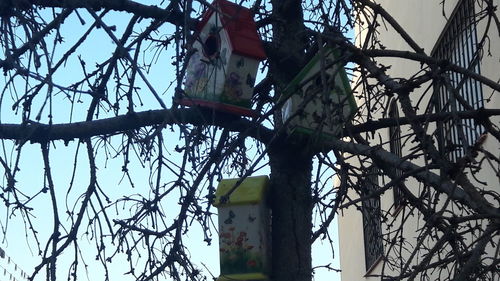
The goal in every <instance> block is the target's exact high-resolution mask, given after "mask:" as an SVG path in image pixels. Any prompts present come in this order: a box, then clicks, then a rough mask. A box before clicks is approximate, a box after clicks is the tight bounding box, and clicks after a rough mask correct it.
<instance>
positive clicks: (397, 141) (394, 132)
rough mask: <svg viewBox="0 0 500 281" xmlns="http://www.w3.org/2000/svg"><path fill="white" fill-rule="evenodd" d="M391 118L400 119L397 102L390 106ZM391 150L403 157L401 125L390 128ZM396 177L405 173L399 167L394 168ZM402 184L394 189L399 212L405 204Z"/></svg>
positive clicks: (394, 101)
mask: <svg viewBox="0 0 500 281" xmlns="http://www.w3.org/2000/svg"><path fill="white" fill-rule="evenodd" d="M388 114H389V118H394V119H399V110H398V107H397V104H396V100H393V101H391V103H390V105H389V113H388ZM389 149H390V152H391V153H393V154H395V155H397V156H399V157H400V158H401V157H402V156H403V151H402V150H403V147H402V145H401V128H400V126H399V125H396V126H391V127H389ZM393 170H394V174H395V175H396V177H400V176H402V175H403V171H401V169H398V168H397V167H394V168H393ZM401 185H402V184H396V185H395V186H394V187H393V189H392V190H393V196H394V208H395V210H397V209H398V208H399V207H400V206H402V204H403V198H404V197H403V194H402V191H401Z"/></svg>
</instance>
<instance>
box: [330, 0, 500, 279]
mask: <svg viewBox="0 0 500 281" xmlns="http://www.w3.org/2000/svg"><path fill="white" fill-rule="evenodd" d="M377 2H378V3H380V4H381V6H382V7H384V9H386V10H387V11H388V12H389V13H390V14H391V15H392V16H393V17H394V18H395V19H396V21H398V23H399V24H400V25H401V26H402V27H403V28H404V29H405V30H406V31H407V32H408V34H409V35H410V36H411V37H412V38H413V39H414V40H415V41H416V42H417V44H419V45H420V47H422V48H423V49H424V51H425V53H426V54H430V53H431V51H432V50H433V48H434V46H435V44H436V42H437V41H438V38H439V37H440V35H441V33H442V31H443V29H444V27H445V25H446V22H447V18H446V17H444V16H443V13H444V14H445V15H446V16H447V17H449V16H450V14H451V12H452V11H453V9H454V8H455V6H456V5H457V3H458V1H457V0H447V1H435V0H404V1H394V0H379V1H377ZM441 2H444V3H445V4H444V6H443V5H442V3H441ZM494 2H495V5H500V0H494ZM496 13H497V15H498V16H500V12H498V11H497V12H496ZM485 27H486V25H485V23H483V22H481V23H480V24H479V25H478V26H477V30H478V36H479V35H481V34H483V33H484V30H485ZM379 31H380V34H379V35H378V39H379V40H380V42H381V43H382V44H383V45H384V46H385V47H386V48H387V49H394V50H409V51H411V48H410V47H409V46H408V45H407V44H406V43H405V42H404V40H403V39H401V36H399V35H398V34H397V33H396V32H395V30H393V29H392V28H391V27H390V26H389V24H383V23H382V26H381V27H380V28H379ZM495 32H496V33H495ZM489 33H490V35H491V36H490V38H489V39H490V45H491V48H489V51H490V52H491V56H488V55H487V54H484V56H483V58H482V60H481V63H480V68H481V74H482V75H484V76H486V77H488V78H489V79H491V80H493V81H499V77H500V71H499V69H500V68H499V57H500V47H498V46H500V40H499V35H498V30H496V29H495V28H494V26H493V27H492V30H490V31H489ZM356 34H357V38H356V41H357V43H358V44H360V42H362V40H361V39H363V38H364V36H366V29H364V28H362V27H357V29H356ZM478 40H481V38H478ZM377 61H378V62H380V63H383V64H385V65H391V68H390V69H389V70H388V74H389V75H390V76H391V77H393V78H406V79H409V78H410V77H411V76H412V75H414V74H415V73H416V72H417V71H418V70H419V69H420V63H416V62H412V61H409V60H404V61H402V59H393V58H379V59H377ZM426 86H428V85H424V87H421V88H420V89H417V90H416V91H414V92H413V93H412V94H411V99H412V101H413V103H415V102H416V100H417V99H419V98H421V97H422V94H423V92H424V90H425V88H426ZM483 96H484V97H485V98H490V99H489V102H487V103H485V107H486V108H497V109H498V108H500V95H498V93H496V94H493V95H492V90H491V89H490V88H489V87H487V86H483ZM429 97H430V94H427V95H424V98H423V100H422V103H421V104H423V105H427V104H428V103H429ZM358 102H360V103H361V102H362V101H358ZM424 110H425V106H422V107H421V108H419V111H420V112H419V113H420V114H422V113H424ZM382 112H383V111H382V110H381V111H379V112H377V113H375V117H379V118H380V117H386V116H382ZM401 115H402V113H401ZM491 120H492V122H493V124H500V118H498V117H495V118H492V119H491ZM401 129H402V134H405V132H409V128H408V127H407V126H403V127H402V128H401ZM428 130H429V132H432V131H434V130H435V127H433V126H430V127H429V128H428ZM377 134H379V135H380V136H381V139H382V143H384V144H383V147H384V149H386V150H387V151H389V145H388V144H387V141H388V139H389V132H388V129H384V130H378V131H377ZM373 142H374V143H378V141H377V140H376V139H374V140H373ZM412 145H413V144H407V146H406V147H403V155H405V152H404V151H405V149H406V150H407V149H408V147H409V146H412ZM483 147H484V148H485V149H486V150H488V151H490V152H491V153H493V154H494V155H496V156H497V157H498V156H499V155H500V143H498V142H497V141H496V140H495V139H494V138H493V137H487V139H486V142H485V143H484V146H483ZM414 161H415V162H416V164H419V165H425V162H424V160H423V159H416V160H414ZM351 162H352V164H353V165H359V163H356V162H357V161H356V160H351ZM477 177H478V178H480V179H481V180H484V181H485V182H486V185H481V184H477V182H474V184H476V186H482V187H483V188H485V189H488V188H495V187H497V188H498V186H500V182H499V177H498V175H496V174H495V171H494V170H493V169H482V170H481V171H480V172H479V174H478V175H477ZM381 182H386V183H387V182H388V178H387V177H384V179H381ZM406 185H407V187H409V188H410V189H412V191H413V192H415V193H417V192H419V191H420V190H421V189H422V188H423V186H421V184H420V183H418V182H416V181H414V182H411V181H407V182H406ZM497 191H498V190H497ZM349 196H350V197H351V198H357V197H358V196H357V195H356V194H355V193H354V192H352V191H350V193H349ZM393 203H394V198H393V193H392V191H390V192H385V193H384V195H383V196H382V197H381V208H382V210H386V211H387V210H389V208H390V207H391V206H392V205H393ZM359 206H360V205H358V207H356V206H350V207H349V208H347V209H343V210H342V211H341V212H340V214H339V218H338V220H339V239H340V242H339V243H340V263H341V269H342V273H341V276H342V281H356V280H380V277H367V276H366V275H367V271H366V269H365V261H364V257H365V255H364V243H363V241H364V240H363V223H362V214H361V212H360V211H359ZM390 212H392V217H391V216H390V217H391V218H392V219H394V226H393V228H392V229H391V228H384V227H383V230H382V231H383V232H384V233H388V232H390V231H391V230H394V229H396V228H397V227H398V226H399V224H400V220H401V217H402V216H403V215H402V214H401V212H399V213H396V214H395V213H394V212H393V210H391V211H390ZM402 212H406V210H403V211H402ZM422 224H423V220H422V218H421V217H419V216H418V215H416V216H414V217H413V218H412V219H411V220H410V221H407V222H406V223H405V227H404V230H403V231H404V232H403V234H402V235H401V236H402V237H404V238H405V239H406V241H407V242H408V243H409V244H408V245H410V244H412V243H413V244H414V242H415V237H416V233H417V231H418V229H419V228H420V227H421V226H422ZM384 248H385V249H384V250H385V251H387V250H388V249H387V246H386V247H384ZM392 250H393V252H398V254H397V255H403V256H405V255H406V256H408V255H409V254H410V251H404V250H403V251H401V252H400V251H396V250H397V249H392ZM393 257H394V258H398V257H397V256H395V255H394V253H393ZM382 267H383V263H382V262H379V263H377V264H376V266H375V267H374V268H373V269H372V270H370V272H368V273H369V274H368V275H376V274H378V273H380V272H381V270H382ZM391 270H392V269H391V268H387V267H385V268H384V272H385V273H390V272H391Z"/></svg>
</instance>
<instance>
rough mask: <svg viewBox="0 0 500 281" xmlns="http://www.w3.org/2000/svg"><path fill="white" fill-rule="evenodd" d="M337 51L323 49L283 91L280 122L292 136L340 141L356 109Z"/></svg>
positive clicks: (329, 48)
mask: <svg viewBox="0 0 500 281" xmlns="http://www.w3.org/2000/svg"><path fill="white" fill-rule="evenodd" d="M338 58H339V51H338V49H335V48H331V47H324V48H323V50H321V51H320V52H318V54H316V55H315V56H314V57H313V59H312V60H311V61H310V62H309V63H308V64H307V65H306V66H305V67H304V68H303V69H302V70H301V71H300V72H299V74H297V76H296V77H295V78H294V79H293V80H292V82H290V84H289V85H288V87H287V88H286V90H285V97H286V98H287V101H286V103H285V105H284V110H283V111H282V117H283V120H287V119H290V120H289V121H288V122H289V123H288V127H287V130H288V132H289V133H290V134H292V135H302V136H314V137H318V139H325V138H326V139H327V138H330V137H339V136H340V134H341V132H342V129H343V127H344V125H345V123H346V122H348V121H349V120H350V119H351V118H352V117H353V115H354V113H355V112H356V109H357V106H356V102H355V100H354V96H353V94H352V91H351V87H350V86H349V80H348V79H347V75H346V72H345V69H344V67H343V64H342V62H340V61H339V59H338Z"/></svg>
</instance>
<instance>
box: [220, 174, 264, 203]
mask: <svg viewBox="0 0 500 281" xmlns="http://www.w3.org/2000/svg"><path fill="white" fill-rule="evenodd" d="M240 181H241V179H223V180H221V181H220V182H219V185H218V186H217V190H216V191H215V200H214V202H213V204H214V206H216V207H219V206H221V205H223V206H224V205H227V206H231V205H246V204H249V205H250V204H257V203H259V202H262V200H263V199H264V195H265V192H266V190H267V185H268V182H269V178H268V177H267V176H255V177H247V178H246V179H244V180H243V181H241V183H240V184H239V185H238V186H237V187H236V189H235V190H234V191H233V192H232V193H231V194H230V195H229V196H228V198H225V199H223V200H221V199H222V197H224V196H226V195H227V194H228V193H229V192H230V191H231V190H232V189H233V188H234V187H235V186H236V184H237V183H238V182H240ZM226 200H227V201H226Z"/></svg>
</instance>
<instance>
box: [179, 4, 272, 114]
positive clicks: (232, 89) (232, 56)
mask: <svg viewBox="0 0 500 281" xmlns="http://www.w3.org/2000/svg"><path fill="white" fill-rule="evenodd" d="M212 7H213V8H212ZM212 7H210V8H208V9H207V11H206V12H205V13H204V14H203V17H202V20H201V21H200V23H199V25H198V32H197V34H198V36H197V38H196V41H195V42H194V43H193V45H192V48H193V52H194V53H193V54H192V55H191V57H190V59H189V62H188V66H187V69H186V78H185V82H184V83H185V89H184V93H185V95H184V96H183V97H182V98H181V100H180V101H179V103H180V104H182V105H187V106H193V105H200V106H206V107H210V108H214V109H217V110H221V111H225V112H229V113H233V114H238V115H244V116H255V115H256V113H255V112H253V111H252V110H251V107H252V104H251V98H252V93H253V87H254V83H255V76H256V74H257V68H258V66H259V62H260V61H262V60H264V59H265V57H266V56H265V53H264V49H263V47H262V42H261V40H260V37H259V35H258V33H257V28H256V26H255V22H254V20H253V14H252V12H251V11H250V10H249V9H247V8H244V7H242V6H239V5H237V4H234V3H231V2H229V1H226V0H216V1H214V2H213V3H212Z"/></svg>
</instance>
